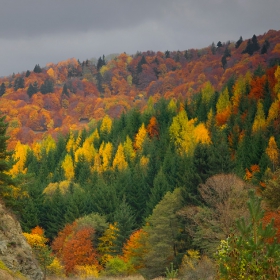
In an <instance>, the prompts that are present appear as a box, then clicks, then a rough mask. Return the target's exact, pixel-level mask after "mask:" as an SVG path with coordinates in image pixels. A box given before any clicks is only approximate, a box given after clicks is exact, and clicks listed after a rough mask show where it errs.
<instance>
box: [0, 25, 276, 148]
mask: <svg viewBox="0 0 280 280" xmlns="http://www.w3.org/2000/svg"><path fill="white" fill-rule="evenodd" d="M253 38H254V36H253V37H252V38H251V39H247V40H244V41H243V40H240V39H239V40H237V41H236V42H226V43H221V42H218V43H216V44H214V43H213V44H212V45H210V46H209V47H205V48H203V49H199V50H197V49H189V50H182V51H166V52H165V53H162V52H153V51H147V52H143V53H137V54H135V55H127V54H125V53H123V54H120V55H118V56H116V57H115V58H113V59H111V60H108V61H106V59H105V58H104V56H103V58H101V57H100V58H99V60H98V61H97V62H96V63H95V62H92V61H90V60H87V61H83V62H80V61H77V60H76V59H74V58H72V59H69V60H66V61H61V62H60V63H58V64H53V63H49V64H48V65H46V66H45V67H42V68H41V67H40V66H39V65H36V66H35V67H34V69H33V70H27V71H26V72H23V73H19V74H13V75H11V76H8V77H3V78H1V79H0V85H1V89H0V112H2V114H5V115H7V121H8V122H9V124H10V128H9V135H10V136H11V139H10V144H9V147H11V148H12V147H15V144H16V142H17V140H20V141H21V142H22V143H32V142H33V141H36V140H38V139H42V138H43V137H45V136H46V135H49V134H50V135H52V136H54V137H56V136H57V135H58V134H59V133H63V134H65V133H67V132H68V131H69V129H72V130H78V129H81V128H83V127H87V126H88V125H89V126H90V125H94V124H95V122H96V120H100V119H101V118H103V117H104V116H105V115H109V116H110V117H113V118H114V117H119V116H120V115H121V113H122V112H127V111H128V110H129V109H130V108H132V107H135V106H136V107H138V108H140V109H141V110H142V109H143V108H145V106H146V104H147V101H148V100H149V98H152V99H153V101H154V102H155V101H156V100H158V99H159V98H160V97H165V98H173V97H174V98H176V99H178V98H179V99H182V100H184V99H186V98H190V97H191V96H193V95H194V94H196V93H198V92H199V91H200V90H201V89H203V88H205V87H207V84H208V83H209V82H210V83H211V84H212V86H213V87H214V89H215V90H216V91H220V90H221V89H222V87H223V86H224V85H225V83H226V82H227V81H228V80H229V79H230V78H233V77H238V76H240V75H243V76H244V75H245V74H246V72H247V71H248V70H249V71H252V72H253V71H255V70H256V69H257V68H258V67H266V66H272V65H274V64H275V63H276V61H277V60H279V54H280V45H279V44H280V31H273V30H270V31H268V32H267V33H266V34H264V35H260V36H257V37H255V38H256V42H255V41H254V39H253ZM254 42H255V43H254ZM254 44H255V45H254Z"/></svg>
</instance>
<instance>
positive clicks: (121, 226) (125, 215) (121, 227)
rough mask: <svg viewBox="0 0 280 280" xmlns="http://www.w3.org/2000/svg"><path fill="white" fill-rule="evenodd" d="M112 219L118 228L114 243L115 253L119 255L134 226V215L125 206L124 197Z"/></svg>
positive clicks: (127, 206) (128, 207)
mask: <svg viewBox="0 0 280 280" xmlns="http://www.w3.org/2000/svg"><path fill="white" fill-rule="evenodd" d="M113 219H114V222H116V225H117V228H118V236H117V238H116V241H115V244H116V252H117V253H118V254H121V253H122V248H123V245H124V243H125V241H126V240H127V239H128V238H129V236H130V234H131V233H132V231H133V229H135V226H136V224H135V215H134V213H133V211H132V209H131V207H130V206H129V205H128V204H127V202H126V200H125V197H124V198H123V200H122V202H121V203H120V205H119V206H118V208H117V210H116V211H115V213H114V216H113Z"/></svg>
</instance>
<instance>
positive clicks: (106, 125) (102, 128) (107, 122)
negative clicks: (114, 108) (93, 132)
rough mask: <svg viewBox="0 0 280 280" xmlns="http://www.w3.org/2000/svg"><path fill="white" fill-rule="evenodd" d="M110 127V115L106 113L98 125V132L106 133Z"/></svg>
mask: <svg viewBox="0 0 280 280" xmlns="http://www.w3.org/2000/svg"><path fill="white" fill-rule="evenodd" d="M111 128H112V120H111V119H110V117H109V116H108V115H106V116H105V117H104V118H103V120H102V123H101V126H100V132H101V133H102V134H108V133H110V132H111Z"/></svg>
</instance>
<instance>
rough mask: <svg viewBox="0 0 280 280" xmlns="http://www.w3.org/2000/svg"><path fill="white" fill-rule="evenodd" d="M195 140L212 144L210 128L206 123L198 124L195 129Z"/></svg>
mask: <svg viewBox="0 0 280 280" xmlns="http://www.w3.org/2000/svg"><path fill="white" fill-rule="evenodd" d="M193 134H194V137H195V142H196V143H202V144H210V143H211V138H210V133H209V131H208V129H207V128H206V127H205V125H204V123H200V124H198V125H197V126H196V127H195V128H194V131H193Z"/></svg>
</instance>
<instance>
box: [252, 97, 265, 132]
mask: <svg viewBox="0 0 280 280" xmlns="http://www.w3.org/2000/svg"><path fill="white" fill-rule="evenodd" d="M265 126H266V121H265V114H264V110H263V104H262V103H261V101H259V102H258V105H257V112H256V115H255V119H254V122H253V126H252V131H253V132H257V131H260V130H263V129H265Z"/></svg>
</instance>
